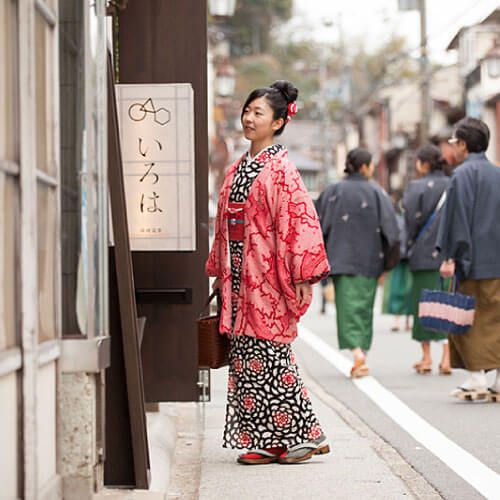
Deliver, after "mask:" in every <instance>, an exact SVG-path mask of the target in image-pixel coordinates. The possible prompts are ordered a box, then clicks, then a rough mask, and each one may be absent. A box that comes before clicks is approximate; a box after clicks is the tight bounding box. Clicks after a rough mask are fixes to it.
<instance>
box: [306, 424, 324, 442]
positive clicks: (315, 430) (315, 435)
mask: <svg viewBox="0 0 500 500" xmlns="http://www.w3.org/2000/svg"><path fill="white" fill-rule="evenodd" d="M322 435H323V431H322V430H321V427H320V426H319V425H315V426H313V427H312V428H311V430H310V432H309V438H310V439H319V438H320V437H321V436H322Z"/></svg>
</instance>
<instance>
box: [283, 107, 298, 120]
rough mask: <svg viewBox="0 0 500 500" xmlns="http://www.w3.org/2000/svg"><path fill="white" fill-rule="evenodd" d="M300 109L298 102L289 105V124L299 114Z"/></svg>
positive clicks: (287, 118)
mask: <svg viewBox="0 0 500 500" xmlns="http://www.w3.org/2000/svg"><path fill="white" fill-rule="evenodd" d="M298 110H299V107H298V106H297V103H296V102H291V103H289V104H288V116H287V117H286V121H287V123H288V122H289V121H290V120H291V119H292V116H293V115H295V114H297V111H298Z"/></svg>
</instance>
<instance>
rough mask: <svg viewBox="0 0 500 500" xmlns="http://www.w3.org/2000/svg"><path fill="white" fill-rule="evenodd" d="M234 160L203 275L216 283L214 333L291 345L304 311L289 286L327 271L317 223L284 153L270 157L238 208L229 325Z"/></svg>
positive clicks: (307, 194)
mask: <svg viewBox="0 0 500 500" xmlns="http://www.w3.org/2000/svg"><path fill="white" fill-rule="evenodd" d="M263 155H264V157H265V153H264V154H263ZM239 161H240V160H238V161H237V162H235V163H234V164H233V165H232V166H231V167H230V168H229V170H228V172H227V174H226V178H225V180H224V184H223V186H222V189H221V193H220V197H219V204H218V211H217V219H216V229H215V239H214V243H213V245H212V249H211V251H210V255H209V257H208V260H207V263H206V272H207V274H208V275H209V276H215V277H217V278H220V279H221V280H222V312H221V321H220V331H221V333H223V334H229V333H231V332H232V333H233V334H234V335H248V336H250V337H257V338H263V339H266V340H274V341H276V342H281V343H290V342H292V341H293V340H294V339H295V338H296V336H297V322H298V320H299V318H300V317H301V316H302V315H303V314H304V313H305V312H306V310H307V308H308V307H309V304H305V305H304V306H302V307H299V305H298V302H297V300H296V298H295V285H296V284H297V283H300V282H305V281H310V282H311V283H315V282H317V281H319V280H320V279H321V278H323V277H325V276H327V275H328V273H329V271H330V268H329V265H328V259H327V256H326V252H325V248H324V244H323V236H322V232H321V228H320V225H319V221H318V217H317V214H316V210H315V208H314V205H313V203H312V200H311V198H310V196H309V193H308V192H307V189H306V187H305V186H304V183H303V182H302V179H301V178H300V174H299V172H298V170H297V168H296V167H295V166H294V165H293V164H292V163H291V162H290V160H289V159H288V153H287V151H286V150H283V151H281V152H279V153H277V154H275V155H274V156H272V158H271V159H270V161H269V162H268V164H266V165H265V167H264V168H263V169H262V171H261V172H260V173H259V175H258V176H257V178H256V179H255V181H254V182H253V184H252V187H251V188H250V193H249V196H248V199H247V201H246V203H245V224H244V237H243V242H244V257H243V262H242V270H241V286H240V293H239V296H238V297H234V298H235V299H236V300H237V301H238V309H237V314H236V317H235V321H234V327H233V326H232V317H231V316H232V313H231V279H232V277H231V267H230V261H229V244H228V241H229V239H228V227H227V223H226V220H225V214H226V211H227V206H228V199H229V193H230V190H231V184H232V181H233V178H234V174H235V172H236V168H237V166H238V163H239ZM259 161H260V158H259Z"/></svg>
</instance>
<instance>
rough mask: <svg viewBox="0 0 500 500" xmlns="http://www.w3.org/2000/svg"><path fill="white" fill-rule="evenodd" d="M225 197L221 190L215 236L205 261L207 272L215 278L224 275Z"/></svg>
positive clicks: (223, 191)
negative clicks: (222, 269)
mask: <svg viewBox="0 0 500 500" xmlns="http://www.w3.org/2000/svg"><path fill="white" fill-rule="evenodd" d="M224 197H225V190H224V188H223V189H222V190H221V193H220V195H219V202H218V203H217V215H216V218H215V237H214V241H213V243H212V248H211V250H210V253H209V255H208V259H207V262H206V263H205V274H206V275H207V276H213V277H215V278H220V277H222V271H221V259H222V255H221V245H222V244H223V239H224V236H223V233H222V229H223V227H222V224H223V219H224Z"/></svg>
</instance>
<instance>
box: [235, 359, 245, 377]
mask: <svg viewBox="0 0 500 500" xmlns="http://www.w3.org/2000/svg"><path fill="white" fill-rule="evenodd" d="M233 366H234V371H235V372H236V373H241V372H242V370H243V361H241V359H240V358H236V359H235V360H234V364H233Z"/></svg>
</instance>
